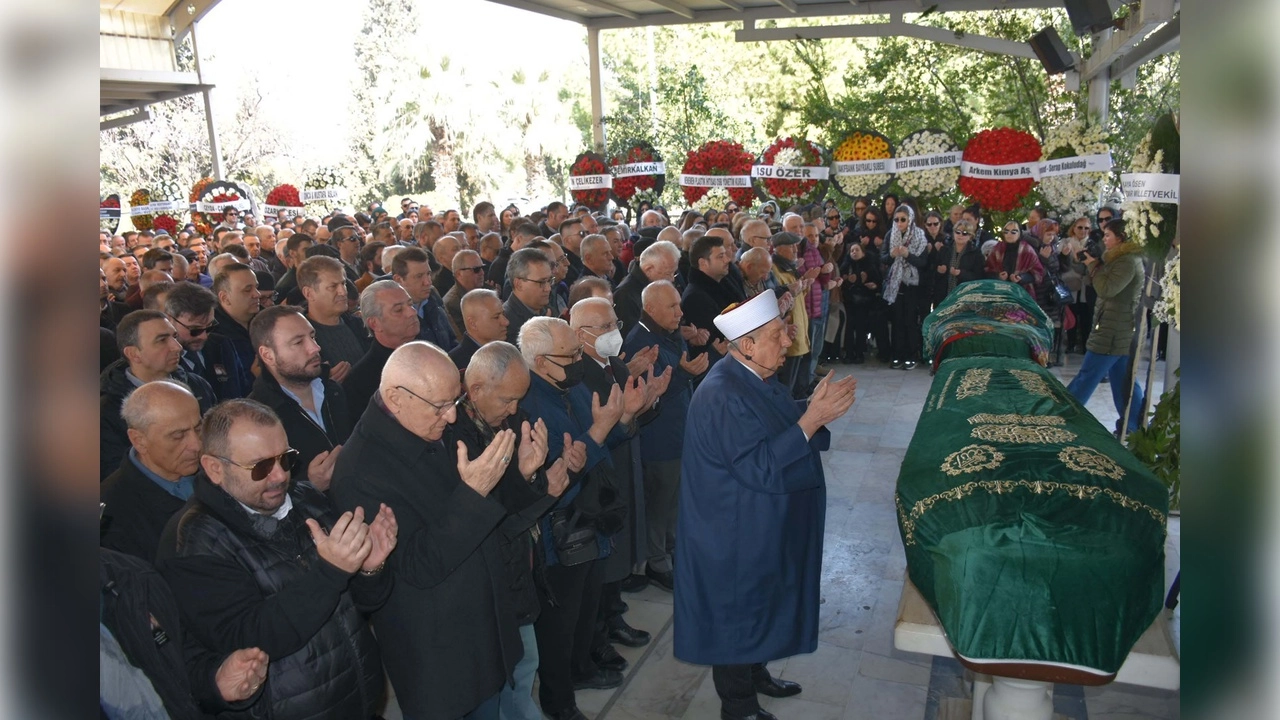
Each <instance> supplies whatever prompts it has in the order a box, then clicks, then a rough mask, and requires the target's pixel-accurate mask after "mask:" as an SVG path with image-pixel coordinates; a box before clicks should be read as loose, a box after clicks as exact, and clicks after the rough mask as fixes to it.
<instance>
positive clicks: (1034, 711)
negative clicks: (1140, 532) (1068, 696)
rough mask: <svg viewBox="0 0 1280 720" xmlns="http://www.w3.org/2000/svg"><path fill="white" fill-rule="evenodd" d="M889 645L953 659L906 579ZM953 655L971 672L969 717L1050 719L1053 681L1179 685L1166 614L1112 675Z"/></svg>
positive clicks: (934, 620)
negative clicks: (970, 710)
mask: <svg viewBox="0 0 1280 720" xmlns="http://www.w3.org/2000/svg"><path fill="white" fill-rule="evenodd" d="M893 645H894V647H896V648H897V649H899V650H904V651H907V652H917V653H923V654H925V655H938V656H941V657H956V655H955V653H954V652H953V651H952V649H951V645H950V643H948V642H947V638H946V635H945V634H944V633H943V632H942V626H941V625H940V624H939V623H938V618H937V616H936V615H934V613H933V609H932V608H930V607H929V604H928V603H927V602H925V599H924V596H922V595H921V594H920V591H919V590H917V589H916V586H915V585H914V584H912V582H911V580H910V579H907V580H905V582H904V585H903V588H902V598H901V600H899V602H898V619H897V621H896V622H895V623H894V626H893ZM956 659H957V660H959V661H960V664H962V665H964V666H965V668H967V669H969V670H971V671H972V672H973V673H974V682H973V714H972V715H971V720H1051V719H1052V718H1053V684H1054V683H1066V684H1073V685H1105V684H1107V683H1110V682H1113V681H1114V682H1122V683H1129V684H1132V685H1141V686H1143V687H1152V688H1160V689H1162V690H1177V689H1178V687H1179V685H1180V671H1179V665H1178V658H1177V653H1176V650H1175V649H1174V647H1173V641H1172V638H1171V637H1170V636H1169V630H1168V624H1167V621H1166V613H1161V614H1160V615H1158V616H1157V617H1156V621H1155V622H1154V623H1152V625H1151V627H1149V628H1147V631H1146V632H1145V633H1143V635H1142V637H1141V638H1139V639H1138V642H1137V643H1136V644H1135V645H1134V646H1133V650H1132V651H1130V653H1129V657H1128V658H1126V659H1125V662H1124V664H1123V665H1122V666H1121V667H1120V671H1119V672H1117V673H1116V674H1115V675H1114V676H1112V675H1099V674H1097V673H1092V672H1088V671H1085V670H1082V669H1079V668H1075V667H1068V666H1054V665H1047V664H1044V663H1019V662H1005V661H1001V662H975V661H971V660H967V659H965V658H960V657H956Z"/></svg>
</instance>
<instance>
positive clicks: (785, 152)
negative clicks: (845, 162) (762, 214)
mask: <svg viewBox="0 0 1280 720" xmlns="http://www.w3.org/2000/svg"><path fill="white" fill-rule="evenodd" d="M830 161H831V160H830V157H829V156H828V154H827V151H826V150H825V149H823V148H822V147H821V146H819V145H816V144H814V143H812V142H810V141H809V140H807V139H805V138H797V137H794V136H792V137H785V138H778V139H777V140H774V141H773V144H771V145H770V146H769V147H767V148H765V149H764V152H762V153H760V164H761V165H780V166H790V167H826V166H827V165H828V164H829V163H830ZM751 184H752V185H753V186H754V187H755V191H756V197H758V198H760V199H761V200H772V201H774V202H776V203H778V205H780V206H782V207H783V208H788V207H791V206H793V205H808V204H809V203H815V202H818V201H820V200H822V198H824V197H826V195H827V187H828V186H829V185H830V182H829V181H827V180H799V179H790V178H753V179H752V181H751Z"/></svg>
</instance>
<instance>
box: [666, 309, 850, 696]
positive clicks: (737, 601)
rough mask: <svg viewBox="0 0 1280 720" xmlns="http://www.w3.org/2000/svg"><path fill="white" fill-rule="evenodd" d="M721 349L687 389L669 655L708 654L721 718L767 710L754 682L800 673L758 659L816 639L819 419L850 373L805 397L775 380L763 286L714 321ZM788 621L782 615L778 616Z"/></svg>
mask: <svg viewBox="0 0 1280 720" xmlns="http://www.w3.org/2000/svg"><path fill="white" fill-rule="evenodd" d="M715 322H716V326H717V327H718V328H719V329H720V331H721V333H722V334H723V335H724V336H725V338H727V339H728V340H729V357H727V358H725V359H724V360H723V361H721V362H719V363H716V366H715V367H714V368H712V369H711V371H710V372H709V373H708V374H707V377H706V378H705V379H704V380H703V381H702V383H701V384H700V385H699V386H698V389H697V390H696V391H695V392H694V394H693V398H692V400H691V402H690V405H689V413H688V416H687V419H686V432H685V438H684V439H685V446H684V454H683V457H682V458H681V470H680V499H679V506H680V517H679V520H678V521H677V536H678V537H679V545H680V552H678V553H676V555H675V580H676V582H677V583H678V584H679V585H680V592H678V593H676V594H675V613H674V623H675V625H674V627H675V647H674V650H675V656H676V657H677V658H679V659H680V660H684V661H685V662H690V663H696V664H699V665H711V666H712V670H711V676H712V680H713V681H714V683H715V688H716V694H717V695H719V697H720V716H721V718H722V719H723V720H743V719H746V718H751V719H752V720H771V719H772V718H773V716H772V715H770V714H769V713H767V712H765V711H764V710H762V709H761V707H760V703H759V698H758V696H757V694H758V693H763V694H765V695H768V696H770V697H788V696H791V695H795V694H797V693H799V692H800V686H799V684H797V683H794V682H789V681H785V680H778V679H775V678H773V677H771V676H770V674H769V671H768V670H767V669H766V668H765V663H767V662H769V661H770V660H776V659H779V658H784V657H789V656H791V655H797V654H801V653H811V652H813V651H814V650H816V649H817V647H818V613H819V603H820V602H821V600H820V581H821V575H822V573H821V565H822V537H823V527H824V522H825V516H826V480H825V478H824V476H823V470H822V458H821V456H820V454H819V453H820V451H822V450H825V449H827V447H828V445H829V444H830V440H831V434H830V432H828V431H827V430H826V428H825V425H826V424H827V423H830V422H832V421H834V420H836V419H838V418H839V417H841V416H842V415H844V414H845V412H846V411H848V409H849V407H850V406H851V405H852V404H853V401H854V391H855V389H856V381H855V380H854V379H853V378H852V377H846V378H844V379H843V380H838V381H832V380H830V377H831V376H830V375H828V376H826V377H824V378H823V379H822V380H821V381H820V382H819V383H818V385H817V388H816V389H815V391H814V393H813V395H812V397H810V398H809V399H808V401H806V402H796V401H794V400H792V398H791V390H790V388H788V387H785V386H784V385H782V384H781V383H779V382H778V380H777V379H776V375H777V373H778V371H779V370H780V369H781V368H782V365H783V363H784V362H785V361H786V354H787V353H786V351H787V347H788V346H789V345H790V344H791V340H790V337H789V334H788V332H787V328H786V325H785V324H784V323H783V321H782V319H781V318H780V317H779V316H778V303H777V301H776V298H775V297H774V295H773V294H772V293H761V294H760V295H758V296H756V297H755V298H754V299H753V300H750V301H748V302H746V303H744V304H742V305H740V306H738V307H736V308H734V309H733V310H730V311H728V312H725V313H723V314H721V315H720V316H719V317H717V318H716V321H715ZM780 618H786V622H778V620H779V619H780Z"/></svg>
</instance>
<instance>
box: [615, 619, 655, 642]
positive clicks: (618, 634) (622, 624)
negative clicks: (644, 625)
mask: <svg viewBox="0 0 1280 720" xmlns="http://www.w3.org/2000/svg"><path fill="white" fill-rule="evenodd" d="M613 623H614V625H612V626H611V627H610V628H609V640H610V642H616V643H618V644H619V645H626V646H627V647H631V648H637V647H644V646H645V645H648V644H649V640H650V639H652V638H651V637H650V635H649V633H647V632H645V631H644V630H637V629H635V628H633V627H631V626H630V625H628V624H627V621H626V620H623V619H622V618H618V619H616V620H614V621H613Z"/></svg>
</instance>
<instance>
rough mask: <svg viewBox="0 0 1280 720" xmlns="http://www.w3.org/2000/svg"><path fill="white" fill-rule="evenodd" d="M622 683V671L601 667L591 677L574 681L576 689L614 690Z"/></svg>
mask: <svg viewBox="0 0 1280 720" xmlns="http://www.w3.org/2000/svg"><path fill="white" fill-rule="evenodd" d="M621 684H622V673H620V672H618V671H617V670H608V669H606V668H600V669H599V670H598V671H597V672H596V674H595V675H592V676H591V677H589V678H583V679H581V680H574V681H573V689H574V690H612V689H613V688H616V687H618V686H619V685H621Z"/></svg>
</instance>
